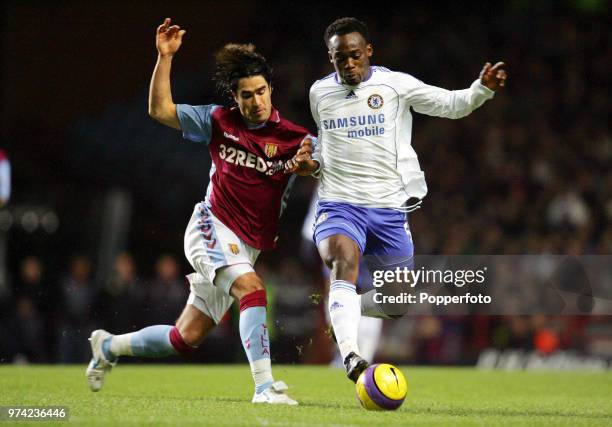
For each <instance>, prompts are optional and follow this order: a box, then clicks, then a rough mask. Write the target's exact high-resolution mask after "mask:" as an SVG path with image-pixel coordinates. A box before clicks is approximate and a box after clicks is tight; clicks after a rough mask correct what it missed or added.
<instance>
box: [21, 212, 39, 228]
mask: <svg viewBox="0 0 612 427" xmlns="http://www.w3.org/2000/svg"><path fill="white" fill-rule="evenodd" d="M39 225H40V219H39V218H38V215H37V214H36V212H34V211H27V212H26V213H24V214H23V216H22V217H21V226H22V227H23V229H24V230H25V231H27V232H28V233H33V232H35V231H36V229H37V228H38V226H39Z"/></svg>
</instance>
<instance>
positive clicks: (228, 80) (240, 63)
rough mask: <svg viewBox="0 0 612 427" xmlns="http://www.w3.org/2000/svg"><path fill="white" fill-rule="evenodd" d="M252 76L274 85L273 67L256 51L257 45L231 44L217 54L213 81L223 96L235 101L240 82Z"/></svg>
mask: <svg viewBox="0 0 612 427" xmlns="http://www.w3.org/2000/svg"><path fill="white" fill-rule="evenodd" d="M252 76H262V77H263V78H264V79H265V80H266V82H267V83H268V84H269V85H272V67H270V65H269V64H268V61H266V58H264V57H263V56H262V55H261V54H259V53H257V52H256V51H255V45H253V44H251V43H249V44H236V43H229V44H226V45H225V46H223V48H222V49H221V50H219V51H218V52H217V53H216V54H215V75H214V77H213V81H214V82H215V85H216V86H217V89H218V90H219V92H220V93H221V94H222V95H226V96H228V97H229V98H230V99H233V92H236V89H237V88H238V81H239V80H240V79H241V78H243V77H252Z"/></svg>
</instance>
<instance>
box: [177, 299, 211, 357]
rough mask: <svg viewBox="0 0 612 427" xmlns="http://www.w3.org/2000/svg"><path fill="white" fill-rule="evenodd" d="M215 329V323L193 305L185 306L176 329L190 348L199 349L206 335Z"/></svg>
mask: <svg viewBox="0 0 612 427" xmlns="http://www.w3.org/2000/svg"><path fill="white" fill-rule="evenodd" d="M214 327H215V322H214V320H212V319H211V318H210V317H208V316H206V315H205V314H204V313H202V312H201V311H200V310H198V309H197V308H195V307H194V306H192V305H189V304H188V305H187V306H185V309H184V310H183V313H181V316H180V317H179V318H178V320H177V321H176V329H178V331H179V333H180V334H181V338H182V339H183V341H184V342H185V344H187V345H188V346H190V347H198V346H199V345H200V344H202V341H204V338H206V335H208V333H209V332H210V331H211V330H212V329H213V328H214Z"/></svg>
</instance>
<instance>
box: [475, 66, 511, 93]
mask: <svg viewBox="0 0 612 427" xmlns="http://www.w3.org/2000/svg"><path fill="white" fill-rule="evenodd" d="M505 67H506V64H505V63H503V62H498V63H497V64H495V65H491V63H490V62H487V63H486V64H485V65H484V67H482V71H481V72H480V83H482V84H483V85H485V86H486V87H488V88H489V89H491V90H497V89H499V88H502V87H504V86H506V79H507V78H508V73H506V70H505Z"/></svg>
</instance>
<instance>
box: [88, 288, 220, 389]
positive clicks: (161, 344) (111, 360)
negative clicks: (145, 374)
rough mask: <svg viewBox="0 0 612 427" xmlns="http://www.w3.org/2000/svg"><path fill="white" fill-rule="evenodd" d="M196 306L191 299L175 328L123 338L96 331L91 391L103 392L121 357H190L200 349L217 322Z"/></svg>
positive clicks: (151, 328) (162, 327)
mask: <svg viewBox="0 0 612 427" xmlns="http://www.w3.org/2000/svg"><path fill="white" fill-rule="evenodd" d="M192 295H193V294H192ZM193 302H194V301H193V296H190V302H188V303H187V305H186V306H185V308H184V309H183V312H182V314H181V315H180V317H179V319H178V320H177V322H176V325H175V326H170V325H154V326H149V327H147V328H144V329H141V330H139V331H136V332H131V333H127V334H122V335H112V334H110V333H109V332H107V331H105V330H103V329H98V330H96V331H93V332H92V334H91V337H90V338H89V341H90V344H91V351H92V354H93V357H92V359H91V362H90V363H89V366H88V367H87V371H86V376H87V381H88V383H89V387H90V388H91V390H92V391H99V390H100V389H101V388H102V386H103V385H104V379H105V376H106V374H107V373H108V372H109V371H110V370H111V369H112V367H113V366H115V365H116V364H117V360H118V359H119V357H120V356H135V357H153V358H159V357H166V356H171V355H175V354H189V353H191V352H192V351H193V350H194V349H195V348H197V347H198V346H199V345H200V343H201V342H202V341H203V340H204V338H205V337H206V335H207V334H208V333H209V332H210V331H211V330H212V328H214V326H215V322H214V320H213V319H212V318H211V317H210V316H208V315H206V314H204V313H203V312H202V311H200V310H199V309H197V308H196V307H195V306H194V305H192V304H193Z"/></svg>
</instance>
